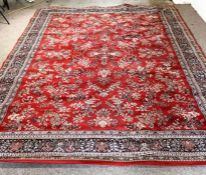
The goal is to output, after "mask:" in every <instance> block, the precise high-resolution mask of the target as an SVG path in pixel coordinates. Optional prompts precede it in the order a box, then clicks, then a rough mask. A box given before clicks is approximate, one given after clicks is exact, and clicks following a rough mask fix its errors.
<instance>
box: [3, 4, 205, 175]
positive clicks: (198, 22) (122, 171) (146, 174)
mask: <svg viewBox="0 0 206 175" xmlns="http://www.w3.org/2000/svg"><path fill="white" fill-rule="evenodd" d="M1 1H2V0H0V3H1ZM8 1H9V4H10V6H11V10H10V11H7V12H6V16H7V17H8V19H9V21H10V23H11V25H7V24H6V23H5V21H4V20H3V19H2V18H0V64H1V63H2V62H3V60H5V58H6V56H7V55H8V53H9V52H10V51H11V49H12V47H13V46H14V44H15V42H16V40H17V39H18V37H19V36H20V35H21V33H22V32H23V30H24V28H25V27H26V25H27V24H28V22H29V19H30V18H31V17H32V15H33V13H34V12H35V10H36V9H38V8H41V7H47V6H50V5H51V6H68V7H86V6H114V5H120V4H124V3H128V4H146V5H148V4H172V3H171V1H169V0H48V1H46V0H36V1H35V3H27V2H25V0H8ZM31 5H32V6H31ZM30 6H31V7H30ZM176 7H177V8H178V9H179V11H180V13H181V14H182V16H183V18H184V19H185V21H186V23H187V24H188V26H189V27H190V29H191V31H192V32H193V34H194V35H195V37H196V39H197V41H198V42H199V44H200V45H201V47H202V48H203V51H204V52H205V53H206V23H204V22H203V20H202V19H201V18H200V17H199V16H198V14H197V13H196V12H195V11H194V9H193V8H192V7H191V6H190V5H176ZM9 174H12V175H66V174H67V175H204V174H206V166H202V167H201V166H199V167H197V166H196V167H151V166H147V167H143V166H131V167H111V166H87V165H47V164H44V165H40V164H9V163H1V164H0V175H9Z"/></svg>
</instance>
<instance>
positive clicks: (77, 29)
mask: <svg viewBox="0 0 206 175" xmlns="http://www.w3.org/2000/svg"><path fill="white" fill-rule="evenodd" d="M205 62H206V60H205V56H204V55H203V53H202V51H201V49H200V47H199V46H198V44H197V43H196V41H195V39H194V37H193V36H192V34H191V33H190V31H189V30H188V28H187V26H186V25H185V23H184V22H183V20H182V18H181V16H180V15H179V13H178V11H177V10H176V9H175V8H174V7H173V6H166V7H161V6H130V5H122V6H117V7H107V8H101V7H89V8H83V9H71V8H56V7H54V8H45V9H40V10H38V11H37V12H36V13H35V15H34V17H33V18H32V19H31V21H30V23H29V25H28V27H27V28H26V30H25V32H24V33H23V35H22V36H21V37H20V39H19V40H18V42H17V43H16V45H15V47H14V49H13V50H12V52H11V53H10V55H9V56H8V58H7V59H6V61H5V62H4V64H3V66H2V68H1V69H0V161H8V162H45V163H94V164H111V165H132V164H142V165H147V164H153V165H189V164H206V119H205V117H206V63H205Z"/></svg>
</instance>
